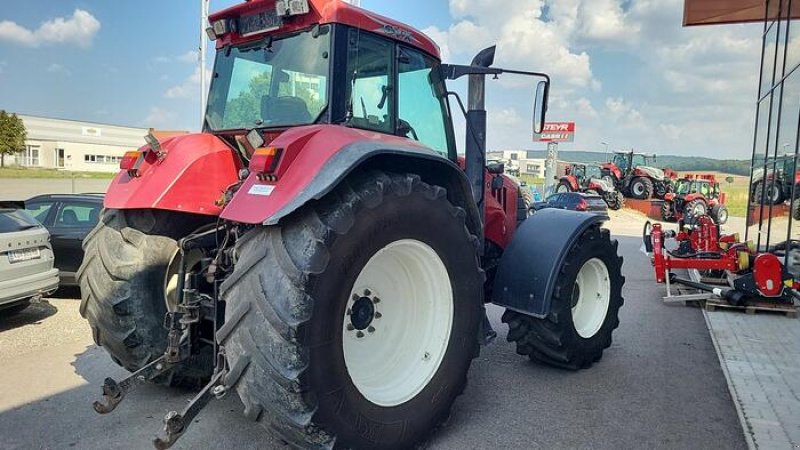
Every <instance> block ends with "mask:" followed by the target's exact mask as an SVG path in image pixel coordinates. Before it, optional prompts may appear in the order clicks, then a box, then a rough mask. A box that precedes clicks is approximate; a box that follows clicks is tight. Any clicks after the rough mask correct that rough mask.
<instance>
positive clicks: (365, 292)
mask: <svg viewBox="0 0 800 450" xmlns="http://www.w3.org/2000/svg"><path fill="white" fill-rule="evenodd" d="M370 295H372V291H370V290H369V289H364V297H369V296H370Z"/></svg>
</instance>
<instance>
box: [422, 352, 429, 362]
mask: <svg viewBox="0 0 800 450" xmlns="http://www.w3.org/2000/svg"><path fill="white" fill-rule="evenodd" d="M422 359H424V360H425V361H427V360H429V359H431V354H430V353H428V352H425V355H423V356H422Z"/></svg>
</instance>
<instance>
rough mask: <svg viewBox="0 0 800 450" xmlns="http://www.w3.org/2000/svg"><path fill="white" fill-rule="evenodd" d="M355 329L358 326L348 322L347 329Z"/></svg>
mask: <svg viewBox="0 0 800 450" xmlns="http://www.w3.org/2000/svg"><path fill="white" fill-rule="evenodd" d="M355 329H356V327H354V326H353V324H352V323H348V324H347V331H353V330H355Z"/></svg>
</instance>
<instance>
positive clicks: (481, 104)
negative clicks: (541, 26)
mask: <svg viewBox="0 0 800 450" xmlns="http://www.w3.org/2000/svg"><path fill="white" fill-rule="evenodd" d="M495 50H496V46H491V47H489V48H486V49H483V50H481V51H480V53H478V54H477V55H475V58H473V59H472V64H471V65H472V66H476V67H489V66H491V65H492V64H494V54H495ZM485 88H486V74H483V73H480V74H470V75H469V86H468V94H467V95H468V98H467V132H466V141H467V142H466V145H465V146H464V159H465V162H466V174H467V179H468V180H469V183H470V186H471V187H472V198H473V199H474V200H475V204H476V205H478V213H479V214H480V218H481V224H483V223H484V220H483V213H484V207H483V193H484V188H483V184H484V168H485V167H486V89H485ZM478 238H479V239H480V240H481V241H482V240H483V226H481V235H480V236H478ZM480 252H481V254H483V249H482V248H481V249H480Z"/></svg>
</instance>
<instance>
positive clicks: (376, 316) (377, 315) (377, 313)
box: [375, 311, 383, 319]
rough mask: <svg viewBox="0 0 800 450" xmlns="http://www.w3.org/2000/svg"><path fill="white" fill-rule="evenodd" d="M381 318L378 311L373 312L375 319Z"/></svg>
mask: <svg viewBox="0 0 800 450" xmlns="http://www.w3.org/2000/svg"><path fill="white" fill-rule="evenodd" d="M381 317H383V314H381V313H379V312H378V311H375V318H376V319H380V318H381Z"/></svg>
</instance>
